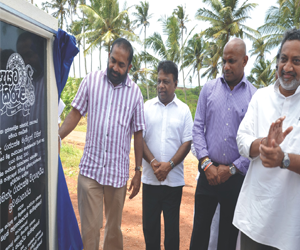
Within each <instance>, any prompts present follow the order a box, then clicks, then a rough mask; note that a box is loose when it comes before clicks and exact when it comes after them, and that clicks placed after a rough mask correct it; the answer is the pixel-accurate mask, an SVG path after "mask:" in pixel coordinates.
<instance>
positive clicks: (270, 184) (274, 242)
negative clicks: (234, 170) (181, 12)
mask: <svg viewBox="0 0 300 250" xmlns="http://www.w3.org/2000/svg"><path fill="white" fill-rule="evenodd" d="M282 116H286V119H285V120H284V122H283V130H285V129H286V128H287V127H289V126H293V130H292V132H291V133H290V134H289V135H288V136H287V137H286V138H285V140H284V141H283V142H282V144H281V145H280V146H281V148H282V150H283V151H284V152H287V153H294V154H300V87H298V89H297V90H296V92H295V94H293V95H292V96H289V97H285V96H283V95H282V94H281V93H280V91H279V82H278V81H277V82H276V83H275V85H272V86H269V87H266V88H263V89H259V90H258V91H257V92H256V94H254V96H253V97H252V100H251V102H250V104H249V107H248V111H247V113H246V115H245V117H244V119H243V121H242V123H241V124H240V127H239V130H238V133H237V144H238V147H239V152H240V154H241V155H243V156H245V157H248V158H249V159H250V160H251V163H250V166H249V170H248V172H247V174H246V177H245V180H244V183H243V186H242V189H241V192H240V195H239V199H238V202H237V205H236V209H235V215H234V219H233V224H234V225H235V226H236V227H237V228H238V229H240V230H241V231H242V232H243V233H245V234H246V235H247V236H248V237H250V238H252V239H253V240H254V241H256V242H259V243H261V244H265V245H268V246H272V247H275V248H278V249H281V250H298V249H300V221H299V220H300V175H299V174H297V173H295V172H292V171H290V170H286V169H281V168H279V167H276V168H265V167H264V166H263V165H262V162H261V160H260V158H259V157H256V158H254V159H251V158H250V157H249V152H250V147H251V144H252V142H253V141H254V140H255V139H257V138H260V137H265V136H267V135H268V132H269V128H270V125H271V123H272V122H275V121H276V120H277V119H278V118H279V117H282Z"/></svg>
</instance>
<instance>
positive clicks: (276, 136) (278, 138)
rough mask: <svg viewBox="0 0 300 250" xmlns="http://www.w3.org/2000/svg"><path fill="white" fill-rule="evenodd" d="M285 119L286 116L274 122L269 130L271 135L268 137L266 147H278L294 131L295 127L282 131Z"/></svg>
mask: <svg viewBox="0 0 300 250" xmlns="http://www.w3.org/2000/svg"><path fill="white" fill-rule="evenodd" d="M284 119H285V116H283V117H280V118H279V119H277V120H276V121H275V122H273V123H272V124H271V126H270V129H269V134H268V137H267V143H266V146H268V147H273V146H275V147H277V146H279V145H280V144H281V143H282V142H283V141H284V139H285V137H286V136H287V135H288V134H289V133H290V132H291V131H292V130H293V127H292V126H290V127H288V128H287V129H286V130H285V131H284V132H283V131H282V123H283V121H284Z"/></svg>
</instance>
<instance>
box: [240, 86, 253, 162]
mask: <svg viewBox="0 0 300 250" xmlns="http://www.w3.org/2000/svg"><path fill="white" fill-rule="evenodd" d="M257 93H258V92H256V93H255V94H254V95H253V97H252V99H251V101H250V103H249V106H248V110H247V112H246V114H245V117H244V119H243V120H242V122H241V124H240V126H239V129H238V132H237V136H236V142H237V146H238V149H239V153H240V155H241V156H244V157H246V158H248V159H249V160H252V158H251V157H250V147H251V144H252V142H253V141H254V140H255V139H256V136H255V130H254V121H255V120H256V119H257V112H256V106H257V101H256V100H257V98H256V97H257Z"/></svg>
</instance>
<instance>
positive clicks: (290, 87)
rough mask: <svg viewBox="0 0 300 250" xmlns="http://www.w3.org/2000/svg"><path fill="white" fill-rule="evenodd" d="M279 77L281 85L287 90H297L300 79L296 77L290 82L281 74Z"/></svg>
mask: <svg viewBox="0 0 300 250" xmlns="http://www.w3.org/2000/svg"><path fill="white" fill-rule="evenodd" d="M278 79H279V83H280V85H281V87H282V88H283V89H285V90H295V89H297V88H298V86H299V85H300V80H297V79H296V78H295V79H294V80H292V81H291V82H290V83H287V82H285V81H284V80H283V78H282V76H280V77H279V78H278Z"/></svg>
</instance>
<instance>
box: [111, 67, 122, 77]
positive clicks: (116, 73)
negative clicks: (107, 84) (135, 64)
mask: <svg viewBox="0 0 300 250" xmlns="http://www.w3.org/2000/svg"><path fill="white" fill-rule="evenodd" d="M110 72H111V73H114V74H115V75H117V76H118V77H119V76H121V74H120V73H119V72H117V71H114V70H113V69H110Z"/></svg>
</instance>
